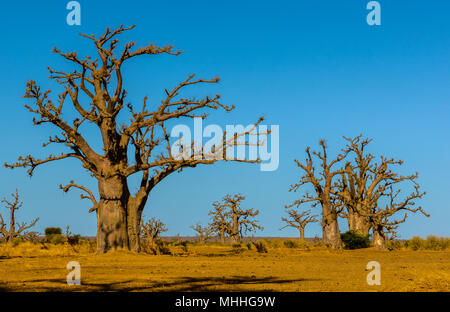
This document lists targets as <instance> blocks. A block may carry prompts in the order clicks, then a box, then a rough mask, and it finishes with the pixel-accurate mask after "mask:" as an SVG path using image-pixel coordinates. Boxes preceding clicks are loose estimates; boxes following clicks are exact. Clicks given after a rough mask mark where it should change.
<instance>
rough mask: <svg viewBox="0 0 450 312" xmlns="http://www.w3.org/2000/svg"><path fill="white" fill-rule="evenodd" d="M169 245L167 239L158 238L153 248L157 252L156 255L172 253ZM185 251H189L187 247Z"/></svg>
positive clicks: (154, 252)
mask: <svg viewBox="0 0 450 312" xmlns="http://www.w3.org/2000/svg"><path fill="white" fill-rule="evenodd" d="M168 245H169V244H168V243H167V242H165V241H162V240H160V239H158V240H156V242H155V247H153V248H152V250H153V254H155V255H170V254H171V252H170V249H169V246H168ZM183 251H184V250H183ZM185 252H187V248H186V251H185Z"/></svg>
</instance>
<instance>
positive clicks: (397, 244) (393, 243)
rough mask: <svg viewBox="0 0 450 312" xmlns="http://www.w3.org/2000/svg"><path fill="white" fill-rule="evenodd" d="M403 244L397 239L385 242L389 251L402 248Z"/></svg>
mask: <svg viewBox="0 0 450 312" xmlns="http://www.w3.org/2000/svg"><path fill="white" fill-rule="evenodd" d="M403 245H404V244H403V243H402V242H401V241H398V240H388V241H387V242H386V248H387V250H389V251H392V250H400V249H402V248H403Z"/></svg>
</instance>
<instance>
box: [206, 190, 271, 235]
mask: <svg viewBox="0 0 450 312" xmlns="http://www.w3.org/2000/svg"><path fill="white" fill-rule="evenodd" d="M244 199H245V197H244V196H242V195H241V194H235V195H233V196H232V195H225V197H224V198H223V199H222V203H219V202H215V203H214V207H219V208H223V209H225V210H226V216H227V220H228V221H227V232H228V234H229V236H230V238H231V240H232V241H233V242H235V243H238V242H240V241H241V238H242V237H243V236H244V234H247V233H248V232H254V231H256V230H263V229H264V228H263V227H262V226H260V225H258V221H257V220H255V217H256V216H257V215H258V214H259V211H258V210H255V209H253V208H250V209H246V210H244V209H242V208H241V203H242V201H243V200H244Z"/></svg>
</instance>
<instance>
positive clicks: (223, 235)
mask: <svg viewBox="0 0 450 312" xmlns="http://www.w3.org/2000/svg"><path fill="white" fill-rule="evenodd" d="M220 242H221V243H222V245H225V233H224V230H221V231H220Z"/></svg>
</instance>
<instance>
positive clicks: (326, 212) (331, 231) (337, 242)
mask: <svg viewBox="0 0 450 312" xmlns="http://www.w3.org/2000/svg"><path fill="white" fill-rule="evenodd" d="M322 235H323V243H324V244H325V245H326V246H328V247H331V248H333V249H341V248H342V241H341V233H340V231H339V224H338V221H337V213H336V211H334V210H333V209H332V207H331V203H329V202H326V201H325V202H322Z"/></svg>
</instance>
